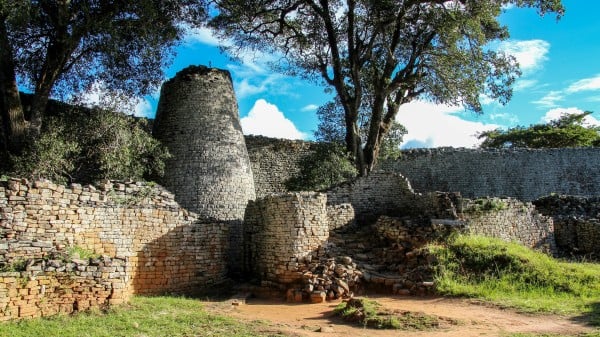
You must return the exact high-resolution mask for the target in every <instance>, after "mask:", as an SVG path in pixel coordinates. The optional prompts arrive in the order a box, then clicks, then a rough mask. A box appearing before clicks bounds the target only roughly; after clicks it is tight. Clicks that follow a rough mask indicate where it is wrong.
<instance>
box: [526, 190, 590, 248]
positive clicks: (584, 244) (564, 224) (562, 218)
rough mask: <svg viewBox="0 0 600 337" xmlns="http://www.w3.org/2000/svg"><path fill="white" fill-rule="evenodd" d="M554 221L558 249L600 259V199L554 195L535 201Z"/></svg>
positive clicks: (541, 210) (540, 209) (539, 208)
mask: <svg viewBox="0 0 600 337" xmlns="http://www.w3.org/2000/svg"><path fill="white" fill-rule="evenodd" d="M533 203H534V204H535V205H536V207H537V208H538V210H539V211H540V212H542V213H543V214H545V215H548V216H551V217H552V218H553V219H554V233H555V236H556V244H557V246H558V248H559V249H560V250H561V251H562V252H564V253H566V254H569V255H571V254H573V255H587V256H589V257H592V258H595V259H598V258H600V246H599V245H598V242H600V198H599V197H593V198H585V197H576V196H565V195H550V196H547V197H544V198H540V199H538V200H536V201H534V202H533Z"/></svg>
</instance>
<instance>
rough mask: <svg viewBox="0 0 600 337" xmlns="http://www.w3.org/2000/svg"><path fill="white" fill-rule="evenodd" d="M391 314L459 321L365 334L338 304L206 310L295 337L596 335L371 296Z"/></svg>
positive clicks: (432, 302) (537, 319)
mask: <svg viewBox="0 0 600 337" xmlns="http://www.w3.org/2000/svg"><path fill="white" fill-rule="evenodd" d="M369 298H371V299H375V300H376V301H377V302H379V303H381V304H382V305H383V306H384V307H386V308H389V309H392V310H405V311H415V312H424V313H426V314H433V315H437V316H441V317H446V318H450V319H452V320H456V321H458V322H459V323H458V324H456V325H453V324H444V325H443V327H442V328H439V329H436V330H430V331H398V330H374V329H364V328H363V327H361V326H352V325H349V324H348V323H346V322H344V321H341V320H340V319H338V318H337V317H334V316H332V313H333V309H334V308H335V306H336V305H337V304H339V301H334V302H327V303H320V304H290V303H286V302H283V301H277V300H264V299H250V300H248V301H247V302H246V304H240V305H232V301H231V300H229V301H223V302H210V303H207V304H206V308H207V309H208V310H210V311H213V312H218V313H220V314H225V315H228V316H231V317H234V318H236V319H240V320H245V321H256V320H259V321H264V322H266V323H267V325H268V328H266V329H265V334H268V332H283V333H285V334H287V335H291V336H323V335H327V336H344V337H355V336H356V337H359V336H382V337H383V336H432V337H436V336H449V337H454V336H456V337H470V336H503V337H505V336H507V335H509V334H511V333H536V334H538V333H539V334H542V333H556V334H563V335H576V334H580V333H584V332H589V331H593V328H591V327H589V326H586V325H585V324H584V323H582V322H578V321H577V320H576V319H572V318H568V317H561V316H555V315H530V314H523V313H518V312H515V311H512V310H508V309H501V308H498V307H493V306H486V305H482V304H477V303H474V302H472V301H469V300H463V299H448V298H439V297H436V298H414V297H389V296H386V297H377V296H376V297H373V296H370V297H369Z"/></svg>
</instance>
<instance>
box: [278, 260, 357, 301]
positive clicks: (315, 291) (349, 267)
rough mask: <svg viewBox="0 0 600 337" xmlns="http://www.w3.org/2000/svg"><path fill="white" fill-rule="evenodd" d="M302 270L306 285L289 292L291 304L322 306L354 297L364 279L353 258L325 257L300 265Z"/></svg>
mask: <svg viewBox="0 0 600 337" xmlns="http://www.w3.org/2000/svg"><path fill="white" fill-rule="evenodd" d="M299 271H300V272H301V273H302V283H301V284H300V285H298V286H296V287H292V288H290V289H288V291H287V295H286V297H287V300H288V301H290V302H303V301H310V302H312V303H320V302H323V301H324V300H333V299H338V298H348V297H352V296H353V291H352V289H356V288H357V287H358V286H359V284H360V282H361V277H362V276H363V274H362V272H361V271H360V270H358V269H357V265H356V263H354V262H353V261H352V258H351V257H349V256H341V257H337V258H335V257H324V258H323V259H322V260H320V261H318V262H309V263H305V264H302V265H300V266H299Z"/></svg>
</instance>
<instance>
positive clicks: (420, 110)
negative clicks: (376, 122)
mask: <svg viewBox="0 0 600 337" xmlns="http://www.w3.org/2000/svg"><path fill="white" fill-rule="evenodd" d="M462 111H464V109H463V108H462V107H458V106H446V105H438V104H433V103H430V102H425V101H414V102H411V103H409V104H405V105H403V106H401V107H400V110H399V112H398V116H397V118H396V120H397V121H398V122H399V123H400V124H402V125H404V126H405V127H406V129H407V130H408V134H406V135H405V136H404V143H403V144H402V147H403V148H414V147H441V146H452V147H475V146H478V145H479V144H480V143H481V141H480V140H478V139H477V137H476V136H475V135H476V134H477V133H479V132H482V131H487V130H493V129H496V128H498V127H499V125H496V124H484V123H481V122H472V121H467V120H464V119H462V118H460V117H458V116H456V113H459V112H462Z"/></svg>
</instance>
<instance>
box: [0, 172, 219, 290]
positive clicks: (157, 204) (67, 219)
mask: <svg viewBox="0 0 600 337" xmlns="http://www.w3.org/2000/svg"><path fill="white" fill-rule="evenodd" d="M228 227H229V225H228V224H227V223H219V222H206V221H202V219H198V217H197V216H196V215H195V214H193V213H189V212H187V211H186V210H185V209H182V208H180V207H179V205H178V204H177V203H176V202H175V201H174V199H173V195H172V194H171V193H169V192H168V191H166V190H164V189H163V188H161V187H160V186H153V185H146V184H141V183H110V182H107V183H105V184H102V185H101V186H98V187H94V186H80V185H76V184H74V185H71V186H70V187H65V186H61V185H56V184H53V183H51V182H46V181H37V182H33V183H30V182H28V181H27V180H22V179H11V180H9V181H8V182H0V268H4V269H10V268H12V266H13V265H14V264H16V263H19V261H22V260H24V259H48V257H49V256H51V255H52V254H53V253H55V252H57V251H58V252H64V251H65V250H66V249H67V248H69V247H77V248H80V249H83V250H87V251H90V252H93V253H95V254H98V255H105V256H107V257H110V258H117V259H120V260H123V261H125V277H124V280H125V284H124V291H123V292H122V293H120V294H113V295H111V296H113V297H110V299H114V300H117V299H118V298H117V297H114V296H120V297H121V299H127V297H128V296H129V295H131V294H161V293H165V292H169V293H192V292H195V291H198V290H201V289H206V288H208V287H210V286H211V285H214V284H217V283H221V282H223V281H225V280H226V275H227V270H228V268H227V261H228V247H229V235H228V233H229V228H228Z"/></svg>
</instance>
